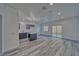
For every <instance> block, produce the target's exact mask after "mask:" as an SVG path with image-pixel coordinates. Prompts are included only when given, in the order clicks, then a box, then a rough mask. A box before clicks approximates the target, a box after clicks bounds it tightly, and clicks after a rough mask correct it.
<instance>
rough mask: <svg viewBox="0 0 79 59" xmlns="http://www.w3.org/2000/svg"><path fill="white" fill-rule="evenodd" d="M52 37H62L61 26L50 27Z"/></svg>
mask: <svg viewBox="0 0 79 59" xmlns="http://www.w3.org/2000/svg"><path fill="white" fill-rule="evenodd" d="M52 35H53V37H60V38H61V37H62V26H61V25H56V26H52Z"/></svg>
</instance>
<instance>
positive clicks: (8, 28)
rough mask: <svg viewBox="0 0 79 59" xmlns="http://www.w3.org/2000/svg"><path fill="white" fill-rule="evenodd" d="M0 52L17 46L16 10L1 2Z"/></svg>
mask: <svg viewBox="0 0 79 59" xmlns="http://www.w3.org/2000/svg"><path fill="white" fill-rule="evenodd" d="M0 9H1V10H0V12H1V13H2V17H3V19H2V21H3V24H2V52H3V53H4V52H7V51H9V50H11V49H15V48H17V47H18V46H19V38H18V19H17V17H18V16H17V10H15V9H13V8H11V7H8V6H7V5H4V4H2V7H1V8H0Z"/></svg>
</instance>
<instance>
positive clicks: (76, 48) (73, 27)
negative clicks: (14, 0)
mask: <svg viewBox="0 0 79 59" xmlns="http://www.w3.org/2000/svg"><path fill="white" fill-rule="evenodd" d="M0 56H79V4H78V3H0Z"/></svg>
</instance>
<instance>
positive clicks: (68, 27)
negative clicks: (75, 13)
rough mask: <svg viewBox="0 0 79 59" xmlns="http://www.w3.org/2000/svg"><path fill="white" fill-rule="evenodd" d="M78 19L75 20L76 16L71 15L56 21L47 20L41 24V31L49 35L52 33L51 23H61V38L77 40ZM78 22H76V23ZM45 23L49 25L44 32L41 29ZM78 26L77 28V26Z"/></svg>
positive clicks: (78, 36) (78, 34)
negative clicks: (47, 29)
mask: <svg viewBox="0 0 79 59" xmlns="http://www.w3.org/2000/svg"><path fill="white" fill-rule="evenodd" d="M78 21H79V20H77V17H72V18H69V19H68V18H67V19H62V20H58V21H52V22H47V23H44V24H42V25H41V26H40V27H41V33H42V34H46V35H49V34H50V35H51V34H52V26H53V25H62V26H63V33H62V34H63V38H67V39H71V40H78V41H79V39H78V38H79V33H78V31H79V27H78V25H79V22H78ZM77 22H78V23H77ZM44 25H47V26H49V27H50V28H49V31H48V32H44V31H43V26H44ZM77 27H78V28H77Z"/></svg>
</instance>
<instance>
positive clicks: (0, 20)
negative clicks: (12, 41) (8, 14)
mask: <svg viewBox="0 0 79 59" xmlns="http://www.w3.org/2000/svg"><path fill="white" fill-rule="evenodd" d="M1 53H2V15H1V14H0V54H1Z"/></svg>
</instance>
